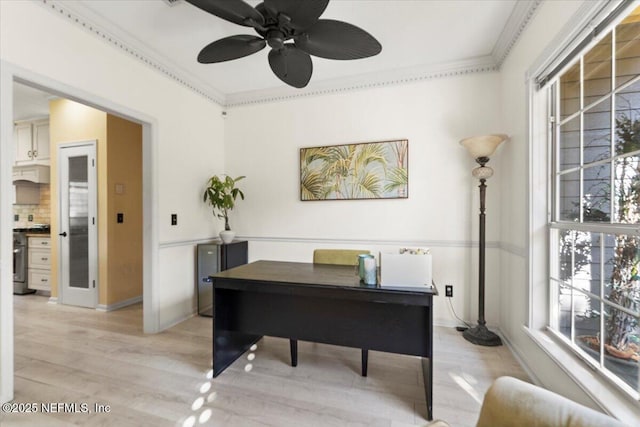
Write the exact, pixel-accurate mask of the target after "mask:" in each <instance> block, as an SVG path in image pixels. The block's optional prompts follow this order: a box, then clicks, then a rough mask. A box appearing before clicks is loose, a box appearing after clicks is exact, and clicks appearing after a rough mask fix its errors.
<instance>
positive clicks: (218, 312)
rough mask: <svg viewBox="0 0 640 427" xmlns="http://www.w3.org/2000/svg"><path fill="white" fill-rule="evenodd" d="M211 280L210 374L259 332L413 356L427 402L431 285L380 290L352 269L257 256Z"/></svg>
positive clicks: (218, 370) (430, 371)
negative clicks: (419, 361)
mask: <svg viewBox="0 0 640 427" xmlns="http://www.w3.org/2000/svg"><path fill="white" fill-rule="evenodd" d="M211 277H212V281H213V291H214V292H213V300H214V316H213V376H214V377H216V376H218V375H219V374H220V373H221V372H222V371H224V370H225V368H227V367H228V366H229V365H230V364H232V363H233V362H234V361H235V360H236V359H237V358H238V357H240V356H241V355H242V354H243V353H244V352H246V351H247V350H248V349H249V347H251V346H252V345H253V344H254V343H255V342H256V341H258V340H259V339H260V338H262V336H263V335H268V336H274V337H282V338H289V339H294V340H303V341H313V342H319V343H325V344H334V345H341V346H347V347H355V348H362V349H368V350H378V351H386V352H390V353H399V354H407V355H413V356H420V357H421V358H422V374H423V377H424V388H425V396H426V401H427V416H428V419H429V420H431V419H432V418H433V414H432V403H433V397H432V395H433V296H434V295H437V294H438V292H437V290H436V289H435V287H434V288H424V289H422V288H420V289H416V288H402V289H398V288H393V289H387V288H385V289H383V288H380V287H377V286H368V285H364V284H361V283H360V282H359V279H358V276H357V275H356V272H355V270H354V267H349V266H337V265H323V264H307V263H294V262H278V261H257V262H253V263H251V264H246V265H243V266H240V267H235V268H232V269H230V270H226V271H223V272H220V273H217V274H215V275H213V276H211Z"/></svg>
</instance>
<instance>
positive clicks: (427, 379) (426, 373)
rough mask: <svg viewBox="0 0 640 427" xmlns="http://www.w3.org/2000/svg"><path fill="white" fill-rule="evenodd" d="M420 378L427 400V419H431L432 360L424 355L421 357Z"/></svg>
mask: <svg viewBox="0 0 640 427" xmlns="http://www.w3.org/2000/svg"><path fill="white" fill-rule="evenodd" d="M422 378H423V379H424V396H425V398H426V401H427V421H431V420H433V361H432V360H431V359H428V358H426V357H423V358H422Z"/></svg>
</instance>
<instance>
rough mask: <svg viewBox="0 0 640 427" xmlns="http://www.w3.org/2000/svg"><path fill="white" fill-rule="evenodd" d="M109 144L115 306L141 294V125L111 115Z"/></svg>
mask: <svg viewBox="0 0 640 427" xmlns="http://www.w3.org/2000/svg"><path fill="white" fill-rule="evenodd" d="M107 141H108V144H107V166H108V172H109V173H108V174H107V175H108V176H107V191H106V193H107V205H108V208H107V220H108V225H107V227H108V231H107V246H108V248H109V249H108V250H109V261H108V264H109V266H108V271H109V283H108V287H107V289H106V291H107V304H115V303H117V302H120V301H126V300H128V299H131V298H135V297H137V296H140V295H142V126H141V125H139V124H136V123H132V122H130V121H128V120H124V119H121V118H120V117H116V116H113V115H111V114H109V115H108V116H107ZM118 213H122V214H124V222H123V223H121V224H118V223H117V222H116V218H117V214H118Z"/></svg>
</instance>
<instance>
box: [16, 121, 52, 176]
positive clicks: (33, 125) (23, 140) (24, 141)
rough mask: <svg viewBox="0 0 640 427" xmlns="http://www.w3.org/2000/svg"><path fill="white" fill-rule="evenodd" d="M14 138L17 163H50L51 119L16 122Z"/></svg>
mask: <svg viewBox="0 0 640 427" xmlns="http://www.w3.org/2000/svg"><path fill="white" fill-rule="evenodd" d="M13 139H14V142H15V144H16V159H15V164H17V165H26V164H42V165H48V164H49V159H50V157H51V156H50V150H49V120H33V121H25V122H16V124H15V126H14V130H13Z"/></svg>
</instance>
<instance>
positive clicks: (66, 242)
mask: <svg viewBox="0 0 640 427" xmlns="http://www.w3.org/2000/svg"><path fill="white" fill-rule="evenodd" d="M58 176H59V180H58V195H59V205H58V206H59V216H58V218H59V226H58V231H59V233H58V234H59V236H60V238H59V239H58V242H59V254H60V260H59V265H60V271H59V272H58V277H59V278H60V281H59V284H58V292H59V298H60V301H61V302H62V303H63V304H67V305H77V306H80V307H88V308H95V307H96V305H97V304H98V288H97V282H98V256H97V254H98V232H97V228H98V227H97V224H96V216H97V209H98V208H97V185H96V182H97V176H96V141H87V142H80V143H74V144H61V145H59V146H58Z"/></svg>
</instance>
